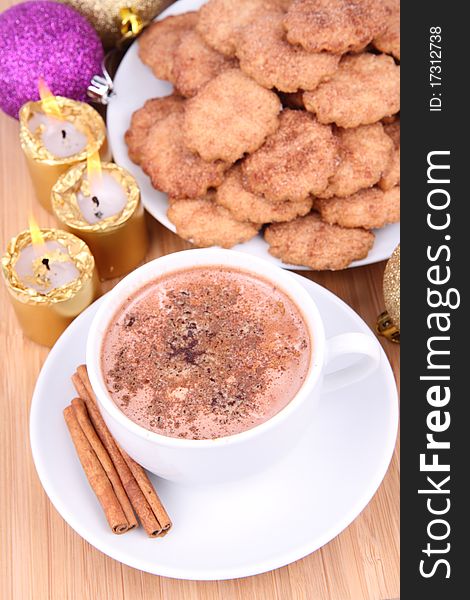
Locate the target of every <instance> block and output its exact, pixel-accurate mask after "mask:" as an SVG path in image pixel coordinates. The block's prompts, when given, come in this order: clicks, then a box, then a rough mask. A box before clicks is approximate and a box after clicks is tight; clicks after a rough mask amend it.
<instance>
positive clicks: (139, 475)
mask: <svg viewBox="0 0 470 600" xmlns="http://www.w3.org/2000/svg"><path fill="white" fill-rule="evenodd" d="M77 374H78V376H79V377H80V379H81V381H82V383H83V385H84V386H85V388H86V391H87V394H88V396H89V397H90V398H91V400H92V402H93V403H94V405H95V406H96V397H95V393H94V391H93V388H92V386H91V382H90V378H89V377H88V370H87V368H86V365H80V366H79V367H78V368H77ZM117 446H118V448H119V450H120V452H121V454H122V457H123V458H124V460H125V461H126V464H127V466H128V467H129V469H130V470H131V472H132V474H133V475H134V477H135V480H136V481H137V484H138V486H139V488H140V489H141V490H142V493H143V494H144V496H145V497H146V499H147V501H148V503H149V504H150V507H151V509H152V511H153V513H154V515H155V516H156V517H157V520H158V522H159V523H160V526H161V528H162V533H161V535H165V534H166V532H167V531H168V530H169V529H170V528H171V525H172V523H171V519H170V517H169V515H168V513H167V512H166V510H165V507H164V506H163V504H162V503H161V501H160V498H159V497H158V494H157V492H156V491H155V488H154V487H153V485H152V482H151V481H150V479H149V478H148V475H147V473H146V471H145V469H144V468H143V467H142V466H141V465H139V463H137V462H135V460H134V459H133V458H131V457H130V456H129V455H128V454H127V452H125V450H123V449H122V448H121V447H120V446H119V445H118V444H117Z"/></svg>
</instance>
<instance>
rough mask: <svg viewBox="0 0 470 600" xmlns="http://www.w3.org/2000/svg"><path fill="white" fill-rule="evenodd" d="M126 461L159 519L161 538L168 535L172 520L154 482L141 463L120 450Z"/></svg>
mask: <svg viewBox="0 0 470 600" xmlns="http://www.w3.org/2000/svg"><path fill="white" fill-rule="evenodd" d="M119 449H120V451H121V454H122V456H123V458H124V460H125V461H126V463H127V466H128V467H129V469H130V470H131V473H132V475H134V477H135V480H136V481H137V485H138V486H139V488H140V489H141V490H142V493H143V494H144V496H145V497H146V498H147V502H148V503H149V504H150V507H151V509H152V511H153V514H154V515H155V516H156V517H157V521H158V522H159V523H160V527H161V528H162V531H161V533H160V535H161V536H163V535H166V534H167V533H168V531H169V530H170V528H171V525H172V523H171V519H170V517H169V516H168V513H167V512H166V510H165V507H164V506H163V504H162V503H161V501H160V498H159V497H158V494H157V492H156V490H155V488H154V487H153V485H152V482H151V481H150V479H149V478H148V475H147V473H146V472H145V470H144V469H143V467H142V466H141V465H139V463H136V462H135V460H134V459H132V458H131V457H130V456H129V455H128V454H127V452H125V450H123V449H122V448H119Z"/></svg>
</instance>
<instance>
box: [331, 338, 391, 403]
mask: <svg viewBox="0 0 470 600" xmlns="http://www.w3.org/2000/svg"><path fill="white" fill-rule="evenodd" d="M346 354H362V359H361V360H360V361H359V362H356V363H354V364H353V365H350V366H349V367H345V368H343V369H338V370H336V371H333V372H332V373H328V374H327V375H325V377H324V379H323V386H322V392H332V391H334V390H338V389H340V388H342V387H345V386H348V385H351V384H352V383H356V382H358V381H360V380H361V379H364V378H365V377H367V376H368V375H370V374H371V373H372V372H373V371H375V369H376V368H377V367H378V366H379V364H380V359H381V351H380V344H379V343H378V342H377V340H376V339H375V338H373V337H372V336H370V335H366V334H364V333H342V334H340V335H336V336H334V337H332V338H330V339H329V340H327V341H326V357H325V366H326V365H328V363H329V362H331V361H332V360H334V359H335V358H337V357H339V356H344V355H346Z"/></svg>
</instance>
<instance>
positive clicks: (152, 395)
mask: <svg viewBox="0 0 470 600" xmlns="http://www.w3.org/2000/svg"><path fill="white" fill-rule="evenodd" d="M185 273H189V274H190V277H188V278H185V276H184V274H185ZM202 273H203V274H204V277H201V279H200V284H199V278H200V274H202ZM211 273H214V278H213V281H214V283H213V284H211V283H210V282H211V281H212V279H211V278H210V275H211ZM224 277H226V280H227V282H228V283H224V285H225V287H223V288H221V287H220V286H221V285H222V284H221V281H224V282H225V279H223V278H224ZM237 277H238V280H236V278H237ZM243 278H245V279H246V282H252V283H253V285H254V286H256V285H257V283H260V286H261V287H260V288H259V293H260V294H263V293H264V292H263V289H264V290H265V291H266V290H268V289H269V294H268V293H267V292H266V299H265V301H264V302H265V304H263V310H260V305H261V304H260V303H261V302H262V300H263V299H262V298H261V296H260V298H261V299H259V300H257V302H258V303H259V304H258V305H257V306H253V311H252V313H250V311H249V308H250V298H251V296H250V293H251V292H250V290H249V286H248V285H243V286H241V287H240V286H238V287H236V285H238V284H237V283H234V284H233V285H234V286H235V287H234V289H235V290H238V292H237V293H238V296H237V294H236V293H235V292H234V293H231V289H230V288H229V287H227V286H230V285H232V283H230V282H231V281H232V280H233V281H239V280H240V279H241V280H243ZM186 280H187V281H188V284H187V285H192V286H193V287H192V288H188V289H189V290H190V291H189V292H187V291H183V288H182V287H181V286H182V285H183V284H182V283H181V282H182V281H186ZM173 281H175V282H179V283H178V285H179V288H178V290H177V292H178V293H176V292H175V291H174V289H173V288H172V285H173V284H172V283H171V282H173ZM162 282H166V283H165V285H166V287H165V288H164V290H163V291H162V289H163V288H162ZM175 285H176V283H175ZM262 286H264V288H263V287H262ZM183 287H184V286H183ZM253 289H255V288H253ZM145 290H151V291H153V290H160V291H161V294H160V296H158V302H159V304H158V307H155V310H154V313H153V314H152V313H151V312H150V313H149V307H150V308H151V306H152V305H151V304H149V302H150V301H148V302H147V296H146V295H145V294H147V292H146V291H145ZM168 290H170V292H171V293H169V292H168ZM194 290H196V291H197V290H201V291H202V290H205V293H206V295H207V303H206V305H205V311H204V312H201V313H200V314H199V313H198V312H197V311H198V307H200V306H202V305H201V303H200V302H199V300H198V299H197V298H196V296H197V293H195V292H194ZM221 290H228V291H227V293H226V296H227V298H225V296H224V294H225V291H223V293H222V292H221ZM240 290H241V291H240ZM243 290H245V291H247V293H244V292H243ZM248 292H249V293H248ZM162 294H163V296H162ZM178 294H184V297H182V296H178ZM187 294H189V295H191V294H193V295H194V298H193V300H192V304H191V305H190V306H185V305H184V298H185V297H186V295H187ZM217 294H218V295H217ZM162 297H163V298H164V301H162ZM140 298H145V299H146V300H145V302H146V304H145V310H146V311H147V312H145V313H142V315H143V314H145V319H144V318H142V319H141V321H142V323H140V321H139V318H138V319H137V321H138V322H137V323H135V321H136V317H135V316H134V313H135V310H134V309H135V306H136V305H135V304H130V303H131V302H134V300H135V302H136V303H137V309H136V310H137V313H136V314H137V315H138V316H139V315H140V313H139V312H138V311H139V307H140V305H139V304H138V302H140V300H139V299H140ZM149 298H150V300H152V301H153V298H154V296H153V295H151V296H149ZM155 298H157V296H156V295H155ZM227 299H229V300H227ZM226 300H227V302H228V301H230V302H231V305H230V307H231V308H230V310H226V308H225V306H224V304H223V303H224V302H225V301H226ZM188 302H189V301H188ZM211 302H212V305H211ZM143 305H144V303H143V304H142V306H143ZM211 306H212V311H211ZM278 307H280V308H278ZM157 308H158V309H157ZM191 310H192V311H193V312H192V313H191ZM133 311H134V313H133ZM175 311H176V312H175ZM178 311H179V312H178ZM186 314H188V315H189V316H188V319H186ZM286 315H287V316H286ZM288 317H289V318H291V322H287V320H286V319H287V318H288ZM198 319H199V320H198ZM244 319H246V320H247V321H246V323H244V322H243V320H244ZM144 321H145V323H144ZM284 321H285V322H284ZM139 323H140V325H139ZM149 323H150V324H151V325H150V326H149ZM235 323H236V324H237V326H238V327H239V329H238V331H239V335H236V336H234V330H233V325H234V324H235ZM273 324H274V325H276V324H277V325H276V328H274V327H273ZM136 325H138V326H136ZM264 326H266V330H265V331H263V327H264ZM181 327H182V328H183V330H182V331H183V333H181V334H180V333H179V332H180V329H181ZM224 327H225V328H229V329H228V330H230V327H232V330H230V333H229V334H228V333H227V331H228V330H225V329H224ZM292 327H294V328H295V327H298V336H297V339H296V338H295V335H289V332H292V331H293V329H292ZM178 328H179V329H178ZM188 328H189V329H191V330H192V328H194V330H195V331H196V333H195V334H193V333H192V331H189V330H188ZM274 329H276V331H277V333H276V331H274ZM113 331H114V332H115V333H113V334H111V332H113ZM175 331H176V334H175ZM198 332H200V333H198ZM279 332H283V333H282V335H280V334H279ZM188 334H189V336H190V337H189V338H188ZM180 335H181V337H178V336H180ZM198 335H200V336H201V337H200V338H198ZM112 336H114V337H112ZM152 336H154V337H155V339H154V340H152ZM194 336H196V338H195V337H194ZM217 336H218V337H217ZM170 338H171V339H170ZM188 339H189V343H187V344H186V342H188ZM195 339H196V341H195ZM213 339H214V340H218V343H217V344H216V345H215V346H214V347H213V348H212V347H211V346H210V344H211V343H212V341H211V340H213ZM229 339H235V341H234V342H233V344H232V345H233V347H234V350H233V354H229V355H230V356H232V357H233V356H237V357H238V360H237V361H236V363H234V362H233V361H232V364H231V365H228V364H227V365H225V364H224V363H223V362H221V361H223V360H225V358H224V357H226V356H228V354H227V353H230V351H231V344H230V342H229V341H228V340H229ZM110 340H111V341H110ZM181 340H186V341H185V344H186V345H184V344H183V345H182V342H181ZM214 343H215V342H214ZM197 344H199V345H197ZM244 344H246V345H247V351H246V353H245V352H243V348H244ZM248 346H249V347H248ZM149 348H150V351H147V350H148V349H149ZM221 348H223V350H222V349H221ZM195 349H196V351H195V352H194V350H195ZM218 352H219V354H218ZM344 355H356V360H355V361H354V362H352V364H350V366H348V367H346V368H342V369H339V370H336V371H332V372H330V371H331V367H332V365H331V362H332V361H334V360H335V359H336V358H338V357H340V356H344ZM271 357H275V359H276V360H274V361H271ZM208 360H210V361H211V362H210V367H208V364H209V363H208V362H207V361H208ZM380 360H381V352H380V346H379V344H378V342H377V341H376V340H375V338H373V337H372V336H368V335H365V334H363V333H356V332H351V333H343V334H340V335H338V336H335V337H333V338H330V339H328V340H327V339H326V338H325V331H324V326H323V321H322V318H321V315H320V313H319V311H318V309H317V306H316V304H315V301H314V300H313V299H312V297H311V296H310V295H309V293H308V292H307V291H306V289H305V288H304V287H303V286H302V285H301V283H300V282H299V281H298V279H297V278H296V277H294V276H293V275H292V274H291V273H290V272H289V271H286V270H283V269H280V268H278V267H276V266H274V265H272V264H271V263H268V262H267V261H265V260H262V259H259V258H256V257H253V256H251V255H248V254H243V253H239V252H234V251H232V250H221V249H200V250H187V251H183V252H177V253H174V254H170V255H167V256H163V257H161V258H158V259H156V260H153V261H151V262H149V263H147V264H145V265H143V266H142V267H140V268H138V269H136V270H135V271H134V272H132V273H131V274H129V275H127V277H125V278H124V279H123V280H122V281H121V282H120V283H119V284H118V285H117V286H116V287H115V288H114V289H113V290H112V291H111V292H109V293H108V294H107V296H106V297H105V298H104V300H103V301H102V303H101V306H100V307H99V309H98V311H97V313H96V315H95V317H94V319H93V322H92V325H91V328H90V333H89V336H88V341H87V351H86V362H87V368H88V372H89V377H90V381H91V384H92V386H93V389H94V391H95V394H96V398H97V402H98V406H99V408H100V411H101V413H102V415H103V418H104V420H105V421H106V424H107V425H108V427H109V429H110V431H111V433H112V434H113V436H114V437H115V439H116V441H117V442H118V443H119V444H120V445H121V446H122V448H124V450H126V452H127V453H128V454H129V455H130V456H132V458H134V459H135V460H136V461H137V462H138V463H140V464H141V465H142V466H144V467H145V468H146V469H148V470H149V471H151V472H153V473H155V474H157V475H159V476H161V477H163V478H166V479H169V480H173V481H177V482H182V483H213V482H222V481H226V480H231V479H232V480H233V479H237V478H240V477H243V476H247V475H249V474H252V473H255V472H258V471H260V470H262V469H265V468H267V467H269V466H270V465H272V464H273V463H275V462H276V461H277V460H279V459H280V458H281V457H282V456H283V455H284V454H285V453H286V452H288V451H289V450H290V449H291V448H292V447H293V446H294V445H295V443H296V442H297V441H298V440H299V438H300V437H301V435H302V434H303V433H304V432H305V430H306V429H307V428H308V426H309V424H310V423H311V421H312V419H314V418H315V413H316V408H317V406H318V403H319V402H320V401H323V402H328V394H327V392H328V391H332V390H334V389H337V388H340V387H345V386H347V385H349V384H352V383H354V382H357V381H359V380H360V379H363V378H364V377H367V376H368V375H369V374H370V373H371V372H372V371H373V370H375V369H376V368H377V366H378V365H379V363H380ZM347 362H348V363H351V361H347ZM134 363H135V364H134ZM136 365H137V366H136ZM327 365H330V367H329V369H328V371H329V372H328V373H327V374H326V375H325V370H326V367H327ZM133 369H134V371H133ZM135 369H137V371H138V374H136V371H135ZM211 369H215V370H213V371H212V372H207V373H206V370H208V371H211ZM231 369H232V371H231ZM251 371H253V373H252V374H250V373H251ZM133 373H134V374H133ZM201 373H204V376H205V375H206V374H207V380H205V379H204V377H201ZM144 374H146V376H145V377H143V375H144ZM196 375H197V377H199V379H197V377H196ZM290 375H292V376H291V377H290V379H289V376H290ZM198 382H199V383H198ZM171 386H173V387H171ZM175 386H176V387H175ZM292 386H294V387H292ZM218 387H220V389H218ZM322 394H324V397H323V398H322V397H321V396H322ZM270 397H272V398H274V399H275V400H276V402H277V404H276V405H275V406H270V405H269V403H268V400H269V398H270ZM219 398H220V400H219ZM185 402H187V404H185ZM133 403H135V406H134V407H133ZM129 407H130V408H129ZM145 407H147V408H145ZM146 411H147V412H146ZM186 415H188V416H187V418H186ZM195 438H197V439H195Z"/></svg>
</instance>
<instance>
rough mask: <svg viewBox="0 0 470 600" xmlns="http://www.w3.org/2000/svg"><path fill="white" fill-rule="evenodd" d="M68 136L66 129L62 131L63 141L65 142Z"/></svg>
mask: <svg viewBox="0 0 470 600" xmlns="http://www.w3.org/2000/svg"><path fill="white" fill-rule="evenodd" d="M66 136H67V132H66V131H65V129H62V139H63V140H65V138H66Z"/></svg>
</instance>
